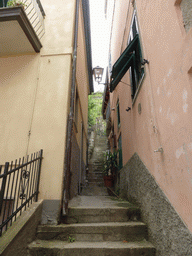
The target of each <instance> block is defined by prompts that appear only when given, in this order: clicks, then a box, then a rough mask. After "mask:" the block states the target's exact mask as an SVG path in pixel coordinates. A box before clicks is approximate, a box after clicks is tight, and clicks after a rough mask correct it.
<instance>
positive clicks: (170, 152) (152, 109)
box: [110, 0, 192, 231]
mask: <svg viewBox="0 0 192 256" xmlns="http://www.w3.org/2000/svg"><path fill="white" fill-rule="evenodd" d="M120 2H121V4H120ZM128 2H129V1H126V0H121V1H120V0H117V4H116V7H117V8H116V11H115V12H116V13H115V20H114V25H113V37H112V43H111V45H112V51H111V53H112V65H113V64H114V62H115V61H116V60H117V59H118V57H119V55H120V53H121V52H122V50H124V49H125V48H126V46H127V41H128V35H129V30H130V21H131V18H132V12H133V6H132V4H130V5H129V3H128ZM135 7H136V10H137V18H138V22H139V29H140V39H141V44H142V53H143V57H144V58H145V59H148V60H149V62H150V63H149V65H145V77H144V80H143V83H142V85H141V88H140V91H139V93H138V95H137V98H136V100H135V102H134V104H132V99H131V87H130V86H129V85H126V84H123V83H121V82H120V83H119V84H118V86H117V87H116V89H115V91H114V92H113V93H112V94H111V95H110V96H111V108H113V107H116V102H117V99H118V98H119V101H120V113H121V127H120V129H118V128H117V118H116V117H117V113H116V111H112V112H111V115H112V122H113V123H114V130H115V134H116V135H117V139H118V136H119V134H120V133H121V135H122V147H123V164H126V163H127V161H128V160H129V159H130V157H131V156H132V155H133V154H134V152H137V153H138V155H139V156H140V158H141V159H142V161H143V162H144V163H145V165H146V167H147V168H148V170H149V171H150V172H151V174H152V175H153V176H154V177H155V179H156V181H157V183H158V184H159V186H160V187H161V189H162V190H163V191H164V193H165V194H166V196H167V197H168V199H169V200H170V202H171V203H172V205H173V206H174V208H175V209H176V211H177V212H178V213H179V215H180V216H181V218H182V219H183V220H184V222H185V223H186V225H187V226H188V228H189V229H190V230H191V231H192V200H191V199H192V101H191V98H192V91H191V90H192V88H191V87H192V72H191V71H192V69H191V68H192V29H191V30H189V32H188V33H186V32H185V30H184V27H182V23H181V19H182V13H181V10H180V9H179V6H176V5H175V1H172V0H167V1H150V0H146V1H141V0H137V1H135ZM128 8H129V9H128ZM127 11H128V21H127V23H125V22H126V15H127ZM125 26H126V29H125ZM122 42H123V48H122V50H121V47H122ZM122 81H123V82H125V83H127V84H130V80H129V72H127V74H126V75H125V76H124V77H123V78H122ZM139 103H141V109H142V111H141V114H139V113H138V104H139ZM128 106H129V107H131V111H129V112H127V111H125V109H126V108H127V107H128ZM159 147H162V148H163V150H164V152H163V153H159V152H157V153H155V152H154V150H156V149H158V148H159Z"/></svg>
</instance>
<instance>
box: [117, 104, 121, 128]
mask: <svg viewBox="0 0 192 256" xmlns="http://www.w3.org/2000/svg"><path fill="white" fill-rule="evenodd" d="M117 125H118V129H119V127H120V126H121V121H120V109H119V100H118V101H117Z"/></svg>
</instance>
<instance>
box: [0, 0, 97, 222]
mask: <svg viewBox="0 0 192 256" xmlns="http://www.w3.org/2000/svg"><path fill="white" fill-rule="evenodd" d="M30 1H31V0H30ZM30 1H27V3H25V5H24V7H21V6H19V7H17V6H16V7H11V8H7V7H6V6H4V7H5V8H2V9H0V30H1V38H0V47H1V50H0V66H1V75H0V98H1V100H0V110H1V111H0V119H1V124H0V131H1V132H0V164H2V165H4V163H5V162H7V161H12V160H14V159H17V158H19V157H23V156H27V155H28V154H31V153H33V152H36V151H38V150H40V149H43V161H42V168H41V177H40V193H39V198H40V199H43V200H44V206H43V221H42V222H43V223H57V222H58V220H59V217H60V213H61V212H62V209H63V213H65V206H64V205H63V204H64V203H63V202H64V201H66V205H67V202H68V200H69V199H70V198H72V197H73V196H75V195H77V194H78V192H79V191H80V186H81V184H82V183H83V178H84V176H83V175H84V173H85V166H86V164H87V162H86V161H87V160H86V158H87V153H86V152H87V115H88V114H87V111H88V94H90V93H91V92H92V91H93V84H92V74H91V70H92V66H91V65H92V64H91V44H90V30H89V25H90V23H89V2H88V1H84V0H82V1H81V0H80V1H78V0H77V1H75V0H70V1H69V0H64V1H63V0H62V1H60V0H57V1H49V0H48V1H44V0H43V1H42V2H41V3H40V1H37V2H36V1H35V0H34V1H31V3H30ZM0 4H1V7H3V5H5V3H4V1H1V2H0ZM31 4H33V5H34V6H35V7H34V8H33V9H35V13H34V15H33V13H32V10H31V9H30V6H31ZM31 13H32V14H31ZM38 14H39V15H40V18H38ZM30 15H31V16H30ZM10 17H11V18H10ZM33 17H37V18H35V19H34V18H33ZM33 19H34V20H33ZM39 24H41V25H39ZM74 155H75V157H74ZM66 173H68V174H67V175H68V179H66ZM66 187H67V191H66ZM66 193H67V197H66ZM65 197H66V198H65Z"/></svg>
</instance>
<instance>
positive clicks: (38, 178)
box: [35, 149, 43, 202]
mask: <svg viewBox="0 0 192 256" xmlns="http://www.w3.org/2000/svg"><path fill="white" fill-rule="evenodd" d="M42 158H43V149H41V150H40V159H39V168H38V177H37V188H36V196H35V202H37V201H38V194H39V183H40V172H41V162H42Z"/></svg>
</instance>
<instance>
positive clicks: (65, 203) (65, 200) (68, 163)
mask: <svg viewBox="0 0 192 256" xmlns="http://www.w3.org/2000/svg"><path fill="white" fill-rule="evenodd" d="M79 2H80V0H76V10H75V34H74V43H73V64H72V79H71V99H70V111H69V115H68V121H67V137H66V142H67V144H66V150H65V162H64V182H63V193H62V206H61V207H62V209H61V212H62V215H66V214H67V211H68V203H69V198H70V169H71V148H72V133H73V118H74V102H75V88H76V64H77V39H78V19H79Z"/></svg>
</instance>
